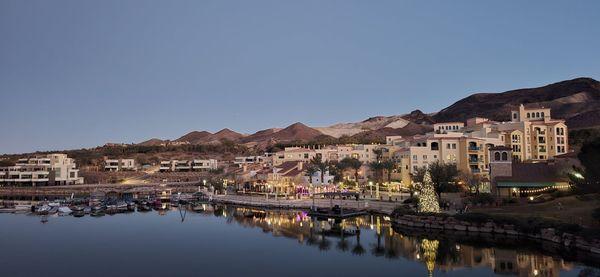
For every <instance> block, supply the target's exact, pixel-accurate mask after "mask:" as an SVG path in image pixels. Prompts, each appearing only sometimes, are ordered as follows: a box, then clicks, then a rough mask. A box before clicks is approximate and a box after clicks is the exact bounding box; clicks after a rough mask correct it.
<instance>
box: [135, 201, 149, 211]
mask: <svg viewBox="0 0 600 277" xmlns="http://www.w3.org/2000/svg"><path fill="white" fill-rule="evenodd" d="M151 210H152V208H151V207H150V205H148V203H146V202H144V203H142V204H140V205H139V206H138V211H139V212H149V211H151Z"/></svg>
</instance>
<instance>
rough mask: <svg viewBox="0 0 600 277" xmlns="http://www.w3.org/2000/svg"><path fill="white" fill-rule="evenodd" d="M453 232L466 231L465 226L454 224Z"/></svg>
mask: <svg viewBox="0 0 600 277" xmlns="http://www.w3.org/2000/svg"><path fill="white" fill-rule="evenodd" d="M454 230H456V231H466V230H467V226H465V225H461V224H455V225H454Z"/></svg>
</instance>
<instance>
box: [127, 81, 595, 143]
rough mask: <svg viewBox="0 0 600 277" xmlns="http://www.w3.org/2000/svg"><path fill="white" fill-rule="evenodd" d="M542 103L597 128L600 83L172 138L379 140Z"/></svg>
mask: <svg viewBox="0 0 600 277" xmlns="http://www.w3.org/2000/svg"><path fill="white" fill-rule="evenodd" d="M521 103H523V104H525V105H526V106H544V107H548V108H551V109H552V117H554V118H561V119H565V120H566V122H567V125H569V127H570V128H572V129H583V128H590V127H600V82H598V81H596V80H594V79H591V78H576V79H572V80H566V81H562V82H558V83H554V84H549V85H546V86H542V87H538V88H526V89H517V90H511V91H506V92H502V93H476V94H472V95H470V96H468V97H465V98H463V99H461V100H459V101H457V102H456V103H454V104H452V105H450V106H448V107H447V108H444V109H442V110H441V111H439V112H437V113H431V114H427V113H424V112H422V111H421V110H414V111H412V112H410V113H408V114H403V115H392V116H373V117H370V118H368V119H365V120H363V121H360V122H350V123H338V124H334V125H331V126H327V127H314V128H313V127H309V126H307V125H305V124H303V123H301V122H296V123H294V124H291V125H289V126H287V127H285V128H269V129H265V130H261V131H258V132H256V133H254V134H251V135H243V134H240V133H237V132H235V131H232V130H230V129H227V128H225V129H222V130H220V131H219V132H217V133H214V134H212V133H210V132H207V131H193V132H190V133H188V134H186V135H184V136H182V137H180V138H178V139H176V140H174V142H186V143H190V144H215V143H221V141H222V140H229V141H233V142H236V143H242V144H246V145H248V146H257V147H259V148H264V147H267V146H269V145H273V144H276V143H280V142H309V141H312V140H323V139H328V138H329V139H335V138H340V137H342V136H346V137H352V138H355V139H357V140H359V141H374V142H375V141H379V142H381V141H383V140H384V139H385V136H390V135H401V136H412V135H415V134H423V133H426V132H430V131H431V130H433V127H432V124H434V123H435V122H449V121H463V122H464V121H466V119H468V118H472V117H476V116H479V117H486V118H489V119H492V120H497V121H508V120H510V118H509V114H510V111H511V110H512V109H516V108H518V106H519V105H520V104H521ZM166 143H170V141H169V140H161V139H157V138H154V139H150V140H147V141H144V142H142V143H139V145H161V144H166Z"/></svg>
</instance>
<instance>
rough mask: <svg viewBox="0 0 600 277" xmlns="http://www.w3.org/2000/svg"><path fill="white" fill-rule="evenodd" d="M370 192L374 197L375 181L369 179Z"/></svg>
mask: <svg viewBox="0 0 600 277" xmlns="http://www.w3.org/2000/svg"><path fill="white" fill-rule="evenodd" d="M369 194H370V195H371V197H373V181H369Z"/></svg>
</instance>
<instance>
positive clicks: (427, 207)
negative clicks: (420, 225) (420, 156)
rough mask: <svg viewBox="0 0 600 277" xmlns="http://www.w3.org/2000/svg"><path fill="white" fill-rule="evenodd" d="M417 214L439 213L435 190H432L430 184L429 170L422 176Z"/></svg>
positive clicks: (431, 184)
mask: <svg viewBox="0 0 600 277" xmlns="http://www.w3.org/2000/svg"><path fill="white" fill-rule="evenodd" d="M419 212H420V213H439V212H440V203H439V202H438V199H437V196H436V194H435V189H434V188H433V183H432V182H431V174H429V170H427V172H425V176H423V183H422V184H421V187H420V193H419Z"/></svg>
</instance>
